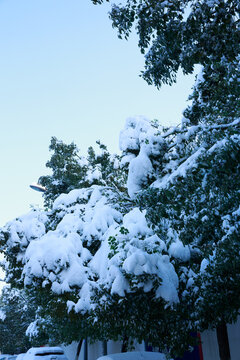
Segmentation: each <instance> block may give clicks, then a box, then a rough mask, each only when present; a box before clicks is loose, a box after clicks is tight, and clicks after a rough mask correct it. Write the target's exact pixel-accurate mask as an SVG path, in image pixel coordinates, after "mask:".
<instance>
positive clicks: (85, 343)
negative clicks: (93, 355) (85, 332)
mask: <svg viewBox="0 0 240 360" xmlns="http://www.w3.org/2000/svg"><path fill="white" fill-rule="evenodd" d="M84 360H88V338H87V337H86V339H85V341H84Z"/></svg>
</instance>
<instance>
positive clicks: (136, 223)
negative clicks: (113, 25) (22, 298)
mask: <svg viewBox="0 0 240 360" xmlns="http://www.w3.org/2000/svg"><path fill="white" fill-rule="evenodd" d="M161 134H162V135H161ZM164 137H165V138H166V139H167V140H164ZM120 143H121V149H122V151H123V156H121V157H116V156H107V157H105V159H106V162H107V163H106V162H105V165H103V167H102V170H103V171H104V172H105V174H107V175H104V176H103V175H102V172H103V171H102V172H101V171H100V170H101V168H100V170H99V172H100V176H99V177H98V179H100V180H101V181H102V183H100V184H95V185H91V186H85V187H84V186H81V184H80V186H79V188H78V189H74V190H71V191H69V192H68V193H65V194H64V193H63V194H61V195H60V196H58V197H57V198H56V199H55V200H54V198H55V196H56V195H55V193H52V194H51V192H50V191H48V193H47V194H46V196H47V197H48V201H49V199H50V200H51V198H50V197H49V196H52V199H53V200H54V201H53V205H52V206H51V201H49V202H48V204H49V209H48V210H45V211H42V210H39V209H33V210H32V211H31V212H30V213H29V214H26V215H23V216H21V217H19V218H17V219H15V220H14V221H12V222H10V223H8V224H7V225H6V226H5V227H4V228H3V229H2V231H1V249H2V251H3V252H4V253H5V257H6V264H5V271H6V279H7V281H8V282H10V283H12V284H13V285H14V286H19V287H22V286H25V287H27V288H30V289H33V290H37V291H39V293H40V294H41V296H40V299H41V302H40V305H41V309H40V311H38V318H37V319H36V321H35V325H34V326H35V327H34V326H33V330H34V331H36V330H37V328H39V329H47V328H48V329H52V333H53V334H54V335H53V339H60V338H61V339H62V341H63V342H70V341H72V340H77V336H78V339H79V337H85V336H90V337H91V338H92V339H100V340H105V339H117V338H122V339H124V338H126V337H127V338H128V339H129V341H130V339H131V338H136V339H138V340H139V341H142V340H147V341H149V342H151V343H152V344H154V345H155V346H159V347H160V348H161V349H162V350H166V349H168V350H169V351H170V352H172V353H174V352H175V353H181V352H183V351H184V350H185V348H186V347H188V345H189V344H191V342H192V341H193V339H192V338H191V337H190V330H191V324H190V323H189V321H188V320H187V318H186V308H184V307H183V306H182V305H180V304H179V288H180V285H179V284H180V280H179V277H178V275H177V273H176V268H175V266H174V265H175V260H174V259H175V257H176V254H175V253H174V251H173V248H174V246H175V247H177V248H178V249H179V251H180V252H181V255H177V256H180V257H181V258H182V261H183V262H185V261H188V260H189V249H188V248H186V247H184V246H183V244H181V243H179V242H176V241H177V239H176V238H174V236H173V237H172V239H171V240H172V242H173V244H172V247H170V248H169V244H168V241H165V239H164V240H162V239H161V238H160V237H158V236H157V235H156V233H155V232H154V231H153V229H152V228H151V224H149V223H148V222H147V221H146V212H145V210H141V209H140V204H138V203H137V199H136V194H137V193H138V192H139V191H141V190H142V189H144V188H146V187H148V186H149V184H150V183H151V182H152V181H153V180H155V179H156V177H157V174H158V173H159V172H160V170H161V169H162V167H163V164H162V163H161V162H158V161H157V157H158V156H159V155H161V156H163V154H164V151H166V149H168V147H171V145H170V144H172V143H173V137H172V136H171V130H167V129H162V127H160V126H159V125H158V124H157V122H153V123H150V122H149V121H147V120H145V119H137V120H134V119H129V120H128V121H127V123H126V127H125V129H124V130H123V131H122V133H121V137H120ZM60 145H61V146H62V145H63V144H62V143H60ZM164 149H165V150H164ZM103 150H104V153H106V149H105V148H103ZM54 155H55V154H54ZM95 158H96V156H95V155H94V156H92V159H95ZM113 160H114V162H113ZM87 161H89V163H90V166H89V168H88V169H87V171H86V176H85V177H84V178H83V181H84V184H86V181H85V179H86V177H88V178H89V173H90V171H89V169H90V170H91V171H92V169H93V171H94V170H95V169H94V165H95V164H93V163H94V162H93V161H92V160H91V161H90V160H87ZM67 162H69V159H67ZM165 162H167V161H165ZM112 163H113V165H111V164H112ZM138 163H139V164H141V165H142V166H138V165H137V164H138ZM61 164H62V163H61ZM98 164H99V161H96V166H98ZM63 165H64V164H63ZM63 165H61V166H63ZM128 165H129V172H128V176H127V187H128V193H129V194H130V195H131V197H129V196H128V194H127V192H126V184H124V179H126V170H125V169H126V168H127V166H128ZM61 166H60V167H61ZM64 168H65V166H64ZM108 169H110V170H108ZM56 170H57V169H56ZM55 174H59V172H57V171H55V172H54V173H53V175H52V178H51V177H50V176H49V177H48V180H49V184H50V185H51V184H52V183H54V184H55V178H54V177H55V176H58V175H55ZM79 181H80V180H79ZM78 184H79V183H78ZM45 185H46V184H45ZM66 192H67V190H66ZM166 231H167V229H166ZM165 238H166V239H167V238H168V236H167V235H166V236H165ZM174 244H175V245H174ZM36 298H37V296H36ZM144 304H145V305H144ZM138 307H139V309H138ZM143 307H144V308H145V312H146V317H144V319H141V317H139V311H141V309H143ZM116 309H118V311H117V312H116ZM157 314H158V316H157ZM113 319H115V321H113ZM64 321H65V323H66V324H67V326H66V327H65V329H64V328H63V327H61V324H63V323H64ZM150 322H152V327H151V328H150V327H149V324H150ZM188 327H189V333H188V332H186V328H188ZM54 328H55V329H56V330H55V331H54ZM68 328H71V331H69V332H68V331H66V329H68ZM30 330H31V329H30ZM30 330H29V333H30V334H31V331H30ZM34 331H32V333H33V336H34ZM160 333H162V334H163V335H164V336H162V337H159V334H160ZM177 339H178V340H179V339H181V341H176V340H177Z"/></svg>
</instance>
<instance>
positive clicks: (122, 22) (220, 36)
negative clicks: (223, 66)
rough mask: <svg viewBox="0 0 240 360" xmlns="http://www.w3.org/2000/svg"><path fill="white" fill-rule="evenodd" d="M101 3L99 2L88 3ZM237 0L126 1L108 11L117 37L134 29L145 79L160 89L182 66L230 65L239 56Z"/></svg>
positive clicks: (186, 69) (186, 68)
mask: <svg viewBox="0 0 240 360" xmlns="http://www.w3.org/2000/svg"><path fill="white" fill-rule="evenodd" d="M92 1H93V3H95V4H97V3H99V4H101V3H103V1H102V0H100V1H96V0H92ZM239 12H240V6H239V1H238V0H234V1H232V0H231V1H230V0H228V1H224V0H220V1H205V0H204V1H193V0H190V1H189V0H175V1H163V0H127V1H126V2H124V3H123V4H119V5H118V4H116V3H115V4H114V5H113V6H112V10H111V12H110V19H111V20H112V24H113V27H115V28H117V30H118V34H119V37H120V38H122V37H125V38H128V37H129V35H130V32H131V30H132V28H133V27H134V26H135V28H136V31H137V34H138V36H139V42H138V45H139V47H140V50H141V52H142V53H144V54H145V71H143V73H142V76H143V78H144V79H145V80H146V81H147V82H148V83H149V84H154V85H156V86H157V87H160V86H161V85H162V84H163V83H167V84H171V83H172V82H174V81H175V80H176V73H177V71H178V69H179V68H182V70H183V72H184V73H185V74H189V73H192V71H193V68H194V65H196V64H201V65H204V66H210V65H211V64H215V63H217V62H220V61H221V58H222V56H224V57H225V58H226V60H227V61H230V62H232V61H234V59H236V57H237V55H238V54H239V49H240V32H239Z"/></svg>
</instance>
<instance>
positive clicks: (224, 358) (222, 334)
mask: <svg viewBox="0 0 240 360" xmlns="http://www.w3.org/2000/svg"><path fill="white" fill-rule="evenodd" d="M217 340H218V350H219V356H220V359H221V360H231V355H230V348H229V342H228V331H227V324H226V323H225V322H224V321H222V322H221V323H220V324H219V325H218V326H217Z"/></svg>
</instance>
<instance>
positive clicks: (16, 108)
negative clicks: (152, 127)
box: [0, 0, 194, 226]
mask: <svg viewBox="0 0 240 360" xmlns="http://www.w3.org/2000/svg"><path fill="white" fill-rule="evenodd" d="M108 10H109V5H108V4H107V5H104V6H103V5H101V6H100V5H98V6H96V5H93V4H92V2H91V0H0V51H1V54H0V124H1V132H0V137H1V141H0V166H1V167H0V169H1V183H0V201H1V203H0V226H2V225H4V224H5V223H6V222H7V221H8V220H11V219H13V218H14V217H17V216H18V215H22V214H23V213H25V212H27V211H28V210H29V206H30V204H39V205H40V206H42V200H41V194H40V193H37V192H35V191H33V190H31V189H30V188H29V184H30V183H32V182H36V181H37V179H38V177H39V176H41V175H43V174H46V173H47V170H46V168H45V163H46V161H47V160H48V159H49V151H48V146H49V143H50V139H51V137H52V136H56V137H57V138H58V139H61V140H63V141H64V142H67V143H70V142H72V141H74V142H75V143H76V144H77V145H78V147H79V148H80V150H81V151H82V152H83V153H85V152H86V149H87V147H88V146H90V145H93V144H94V143H95V141H96V140H98V139H100V140H101V141H102V142H103V143H105V144H106V145H107V146H108V147H109V150H111V151H112V152H116V151H118V135H119V131H120V130H121V129H122V128H123V126H124V123H125V119H126V118H127V117H129V116H134V115H144V116H146V117H148V118H149V119H154V118H157V119H159V120H160V122H162V123H163V124H164V125H171V124H172V125H173V124H178V123H179V122H180V121H181V116H182V115H181V113H182V110H183V109H184V108H185V106H186V102H185V100H186V99H187V97H188V95H189V93H190V89H191V87H192V85H193V82H194V76H189V77H184V76H183V75H181V74H180V75H179V80H178V83H177V84H176V85H174V86H172V87H169V86H164V87H162V89H161V90H160V91H159V90H157V89H156V88H154V87H153V86H148V85H147V84H146V83H145V82H144V80H142V79H141V78H140V77H139V74H140V71H141V69H143V64H144V59H143V56H142V55H141V54H140V51H139V49H138V47H137V38H136V36H135V35H133V36H132V37H131V39H130V40H129V41H125V40H119V39H118V38H117V34H116V30H114V29H112V26H111V22H110V20H109V19H108V15H107V12H108Z"/></svg>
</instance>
